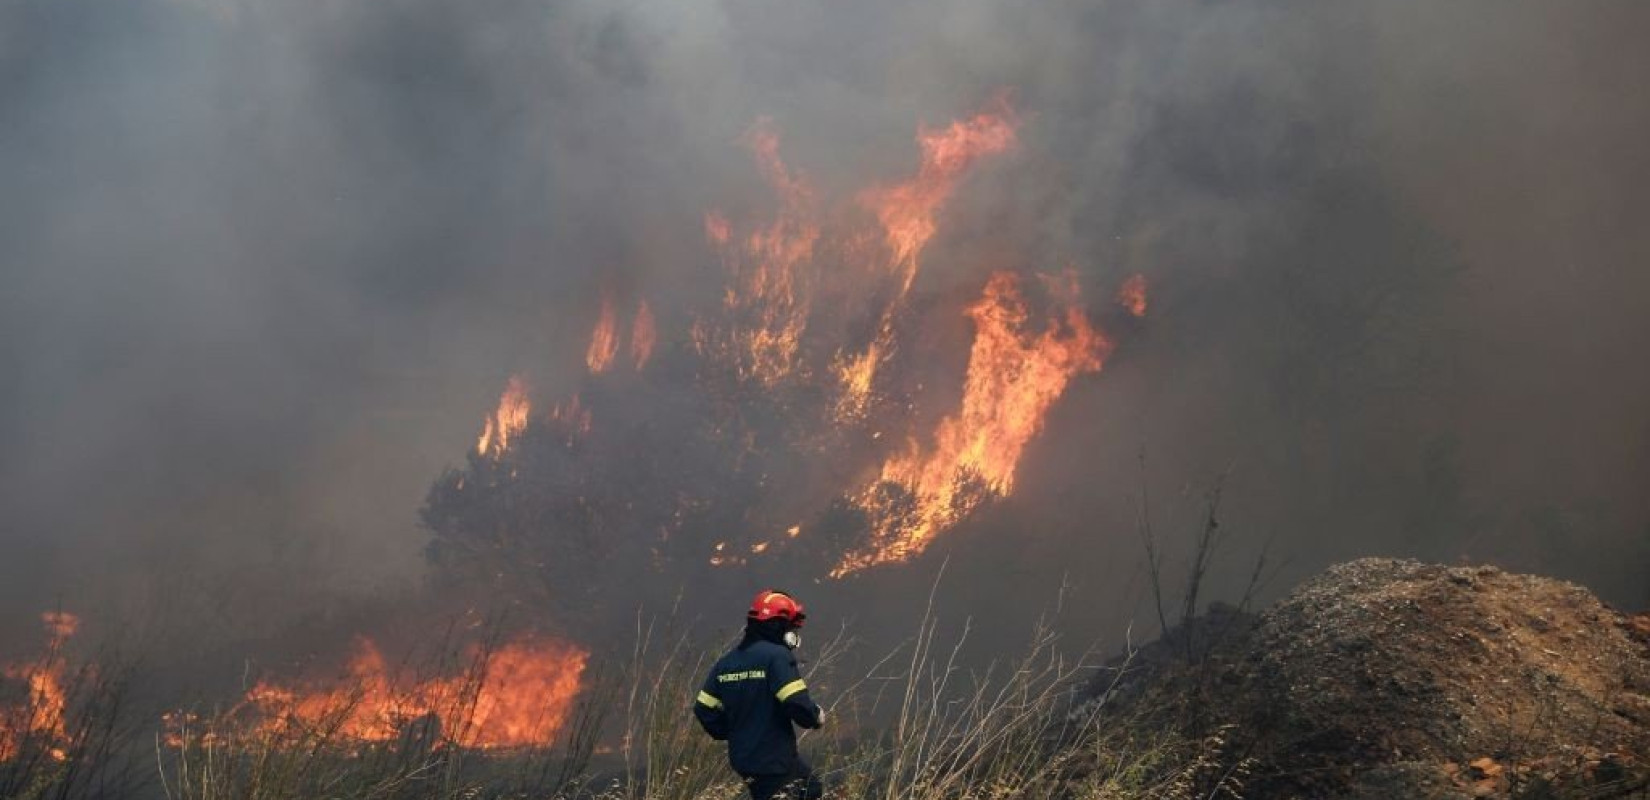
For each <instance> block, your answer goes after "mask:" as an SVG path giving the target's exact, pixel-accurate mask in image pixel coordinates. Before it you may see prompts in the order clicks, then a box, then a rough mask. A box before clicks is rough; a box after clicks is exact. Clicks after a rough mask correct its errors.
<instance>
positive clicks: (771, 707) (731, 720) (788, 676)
mask: <svg viewBox="0 0 1650 800" xmlns="http://www.w3.org/2000/svg"><path fill="white" fill-rule="evenodd" d="M805 618H806V615H805V614H803V612H802V604H801V603H798V602H797V601H796V600H795V599H794V598H792V597H791V596H790V595H789V594H787V593H785V592H782V591H778V590H774V589H768V590H764V591H762V592H758V593H757V595H756V599H755V600H754V601H752V602H751V609H750V613H748V614H746V615H745V637H744V639H743V640H741V641H740V642H739V646H738V647H735V648H733V649H732V650H730V651H728V654H727V655H725V656H722V658H721V659H720V660H718V661H717V662H716V666H714V667H712V668H711V670H710V675H709V676H708V677H706V678H705V686H704V688H703V689H701V690H700V691H699V697H698V699H697V700H696V701H695V702H694V704H693V714H694V716H696V717H698V718H699V724H700V725H701V726H703V727H704V729H705V732H706V733H708V734H710V735H711V738H713V739H716V740H718V741H722V740H725V741H727V743H728V763H729V764H731V765H732V766H733V770H734V771H735V772H737V773H739V776H740V777H742V778H744V779H745V785H746V786H748V787H749V788H750V793H751V800H815V799H816V798H819V797H822V796H823V795H824V788H823V787H822V786H821V784H820V782H819V779H818V778H816V777H814V774H813V770H812V769H810V768H809V767H808V764H807V763H806V762H804V761H803V760H802V757H801V756H800V755H799V754H798V753H797V752H796V731H795V730H794V729H793V728H792V727H791V725H792V724H793V723H794V724H796V725H800V726H802V727H804V728H818V727H819V726H821V725H823V724H824V723H825V712H824V711H823V710H821V709H820V707H819V706H818V705H816V704H815V703H814V701H813V698H811V697H809V696H808V685H807V684H806V683H803V682H802V675H801V673H799V672H797V670H796V656H795V654H793V653H792V652H791V651H793V650H795V649H796V648H797V647H798V646H799V645H801V644H802V635H801V633H800V632H799V631H800V629H801V627H802V621H803V619H805Z"/></svg>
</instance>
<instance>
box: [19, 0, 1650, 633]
mask: <svg viewBox="0 0 1650 800" xmlns="http://www.w3.org/2000/svg"><path fill="white" fill-rule="evenodd" d="M1647 24H1650V10H1647V9H1646V8H1645V7H1644V6H1643V5H1642V4H1639V3H1633V2H1619V3H1609V2H1576V3H1563V4H1556V3H1534V2H1530V3H1524V2H1474V3H1452V4H1438V3H1424V2H1385V3H1367V4H1355V5H1347V4H1339V5H1336V6H1334V7H1330V6H1326V5H1325V4H1321V3H1313V2H1280V3H1258V2H1257V3H1252V2H1190V1H1184V2H1179V1H1177V2H1154V3H1123V2H1110V3H1108V2H1098V1H1095V2H1076V1H1075V0H1072V1H1067V0H1058V1H1057V2H1048V3H1038V4H1011V3H992V2H984V1H983V0H969V1H968V2H963V3H955V2H943V3H942V2H910V3H887V2H871V1H870V0H846V1H842V2H797V1H796V0H727V1H726V2H700V1H699V0H693V1H692V2H653V1H651V0H649V1H638V2H622V3H612V2H574V1H570V0H538V1H537V2H529V1H528V0H482V1H481V2H462V3H460V2H443V1H439V0H370V1H369V0H325V1H322V0H301V1H300V2H286V3H270V2H264V3H257V2H250V1H249V0H126V1H123V2H118V3H110V2H106V1H104V0H7V1H6V2H4V3H3V4H0V270H3V279H0V374H3V375H4V376H5V379H4V380H3V381H0V453H3V454H4V455H3V457H0V508H3V509H4V512H3V514H0V548H3V552H4V558H0V618H3V620H4V625H5V630H6V631H15V630H26V629H27V627H26V626H29V625H32V618H33V616H34V615H35V614H36V613H37V612H38V611H39V610H40V609H41V608H42V607H46V606H53V605H59V604H61V605H64V606H75V607H85V608H95V607H109V608H125V609H130V608H134V607H143V608H150V607H153V608H157V609H168V608H176V609H183V610H187V611H188V613H189V615H190V616H191V618H195V617H204V618H207V619H209V620H211V623H209V624H208V627H206V628H204V630H213V629H214V628H212V627H211V625H217V626H221V628H222V629H224V630H231V629H233V630H235V631H237V632H238V633H240V634H245V633H246V632H247V630H248V628H249V626H251V627H252V628H256V627H257V626H258V625H260V624H264V625H268V626H271V627H275V626H278V625H279V624H280V623H281V622H282V621H283V620H284V619H286V618H288V617H287V615H288V614H291V613H296V612H297V610H299V609H302V608H303V607H304V606H305V604H306V603H321V602H325V601H324V600H323V599H321V598H325V597H328V596H331V595H333V594H337V593H344V594H355V593H372V592H379V591H388V590H395V589H398V588H404V587H407V586H411V585H415V584H416V583H417V581H418V580H419V577H420V575H421V573H422V570H423V568H424V566H423V565H424V562H423V555H422V547H423V544H424V541H425V535H424V534H423V533H422V532H421V531H420V530H419V529H418V527H417V523H416V519H417V509H418V506H419V503H420V502H421V500H422V498H423V495H424V492H425V489H426V488H427V487H428V485H429V483H430V481H431V480H432V479H433V478H434V477H435V476H436V475H438V474H439V473H440V471H441V470H442V469H443V468H444V467H445V466H447V465H449V464H453V463H455V462H457V461H458V460H459V459H460V458H461V456H462V453H463V452H464V451H465V449H466V448H468V447H470V446H472V444H473V441H474V436H475V434H476V432H477V430H478V429H479V425H480V419H481V417H482V415H483V414H484V413H486V411H488V410H489V409H490V407H491V406H492V404H493V403H494V402H495V400H496V398H497V394H498V392H499V390H500V389H501V387H502V385H503V383H504V380H505V378H506V377H507V376H508V375H509V374H511V373H513V372H516V371H523V370H528V371H531V372H533V373H534V374H535V376H536V380H537V382H539V383H540V384H546V385H556V384H557V382H558V381H565V382H566V385H568V386H570V387H571V386H573V385H574V382H575V381H576V380H577V376H578V373H579V369H580V367H581V359H582V354H583V350H584V344H585V336H586V335H587V333H588V331H589V328H590V325H591V323H592V322H593V321H594V319H595V315H596V306H597V304H598V299H599V297H600V295H601V293H602V292H603V291H608V292H614V293H617V294H619V295H620V296H621V297H624V298H627V299H629V298H639V297H646V298H648V299H649V300H650V301H651V302H652V303H653V304H654V307H655V310H656V312H657V313H658V315H659V318H660V329H661V337H662V339H663V340H665V341H666V342H667V343H668V342H670V341H677V342H680V341H681V340H682V339H683V338H684V337H685V331H686V328H687V325H688V323H689V322H690V317H689V314H690V313H691V309H693V308H695V307H697V305H698V304H702V303H703V302H704V301H705V300H706V299H707V298H710V297H713V296H714V293H715V292H716V291H717V283H716V281H717V273H716V272H715V263H714V259H713V258H712V257H711V256H710V255H709V254H708V253H707V252H706V249H705V247H704V243H703V234H702V232H701V228H700V225H701V219H702V216H701V215H702V214H703V212H704V211H705V210H706V209H707V208H711V207H718V208H725V209H730V210H731V211H734V212H738V211H741V210H747V209H756V210H760V209H761V208H762V204H763V203H765V202H768V199H767V198H768V195H767V194H766V192H765V190H764V189H763V188H762V186H761V183H760V179H759V176H758V175H757V174H756V173H755V170H753V169H752V168H751V167H750V165H749V160H748V155H747V153H746V152H745V151H744V150H743V149H742V148H741V147H740V146H739V145H738V139H739V136H740V134H741V133H742V132H743V131H744V130H746V129H747V128H748V127H749V126H750V124H751V123H752V121H753V120H755V119H756V118H758V117H763V116H765V117H769V118H771V119H772V120H773V124H774V126H775V128H776V129H777V130H778V131H779V132H780V133H781V135H782V149H783V152H784V155H785V157H786V159H787V161H788V162H789V163H791V164H792V165H794V166H795V167H797V168H799V169H802V170H804V171H806V172H807V173H808V175H809V176H810V178H812V179H813V180H814V182H815V183H816V184H817V185H819V186H820V188H821V191H822V193H823V194H825V195H827V196H833V197H836V198H839V199H843V198H849V197H851V196H852V192H854V191H856V190H858V189H859V188H861V187H863V186H865V185H867V184H869V183H872V182H875V181H877V180H879V179H884V178H886V177H888V176H898V175H902V174H905V173H907V172H908V171H909V170H910V169H911V168H912V165H913V164H914V162H915V147H914V144H913V142H912V135H913V133H914V131H915V130H916V128H917V126H918V125H919V124H928V125H942V124H944V123H946V122H948V121H949V120H950V119H952V118H955V117H958V116H962V115H966V114H968V113H971V112H973V111H975V110H977V109H978V108H980V107H981V106H982V105H983V104H985V103H987V102H989V101H990V99H991V98H992V97H994V96H996V95H997V94H998V93H999V92H1002V91H1004V90H1007V91H1008V92H1009V96H1010V97H1012V102H1013V103H1014V105H1015V107H1016V109H1017V110H1018V111H1019V112H1020V114H1021V115H1022V116H1023V119H1024V126H1023V128H1022V130H1021V139H1022V143H1021V147H1020V148H1019V150H1018V151H1017V152H1016V153H1015V154H1014V155H1013V156H1012V157H1011V158H1009V159H1005V160H1004V161H1003V162H1001V163H999V164H996V165H994V166H992V167H991V168H989V169H986V170H983V171H981V172H980V173H979V174H978V175H977V176H975V178H974V179H972V180H971V181H970V182H969V184H968V185H967V186H966V187H965V188H964V189H963V190H962V191H961V192H960V193H959V197H958V200H957V202H956V204H955V205H954V207H953V208H952V209H951V210H950V211H949V212H948V213H947V215H946V217H945V218H944V219H943V220H942V228H941V233H940V237H939V239H938V240H936V242H935V244H934V245H933V247H931V249H930V252H929V255H928V257H927V258H926V259H925V261H926V266H925V267H924V270H925V271H924V273H923V277H922V283H921V284H920V285H919V288H918V291H919V292H922V293H927V294H928V295H929V296H943V295H946V294H948V293H952V294H956V293H961V294H970V293H973V292H976V291H977V289H978V286H979V285H980V283H981V280H982V278H983V275H984V274H985V272H987V271H989V270H990V269H994V268H1000V267H1004V266H1012V267H1015V268H1022V269H1027V268H1029V269H1036V268H1047V269H1056V268H1059V267H1062V266H1066V265H1069V266H1071V267H1073V268H1074V269H1076V270H1078V271H1079V272H1080V273H1081V275H1082V276H1083V280H1084V282H1085V288H1086V289H1088V290H1089V291H1090V292H1091V296H1092V297H1095V298H1097V300H1096V302H1097V303H1099V302H1101V300H1100V298H1104V297H1105V296H1106V293H1107V292H1109V291H1110V290H1111V288H1112V287H1114V286H1115V285H1116V284H1117V282H1118V281H1120V280H1121V279H1122V278H1123V277H1124V276H1126V275H1128V274H1130V273H1133V272H1141V273H1144V274H1145V275H1147V276H1148V277H1149V278H1150V279H1151V281H1152V284H1153V286H1154V296H1153V306H1152V311H1151V313H1150V315H1149V318H1148V319H1147V320H1146V321H1145V322H1144V323H1142V324H1141V326H1140V327H1139V329H1138V330H1134V331H1128V332H1126V333H1125V335H1123V336H1122V337H1121V338H1122V340H1123V345H1122V347H1121V348H1120V350H1119V352H1118V354H1117V355H1116V356H1115V357H1114V360H1113V362H1112V363H1111V364H1110V365H1109V366H1108V368H1107V370H1106V372H1105V373H1104V374H1102V375H1100V376H1098V377H1092V378H1086V379H1082V380H1080V381H1078V382H1077V384H1076V385H1074V387H1073V388H1072V390H1071V391H1070V392H1069V393H1068V395H1067V397H1066V398H1064V399H1063V400H1062V402H1061V403H1060V404H1058V405H1057V406H1056V407H1055V409H1054V411H1053V413H1052V415H1051V418H1050V423H1049V431H1050V432H1051V434H1050V435H1049V436H1046V437H1044V438H1043V439H1042V440H1040V441H1039V442H1038V443H1037V444H1035V445H1034V446H1033V448H1032V451H1031V452H1030V453H1029V454H1028V456H1027V460H1026V462H1025V463H1024V465H1023V472H1024V476H1023V478H1022V481H1021V487H1022V488H1021V491H1020V493H1019V494H1018V495H1017V496H1016V497H1015V498H1013V499H1012V500H1010V501H1009V502H1008V503H1007V504H1005V506H1004V507H1003V508H1001V509H998V510H996V511H994V512H993V513H992V514H990V515H988V518H986V519H983V520H981V521H980V522H979V524H978V525H975V526H973V528H974V530H965V531H959V532H958V536H959V538H958V545H957V546H958V548H963V547H965V546H966V545H968V544H970V543H972V544H977V545H978V547H979V549H978V550H977V551H976V553H975V558H980V559H981V560H985V559H984V557H983V556H982V555H981V554H983V553H987V552H991V553H995V552H996V550H995V549H993V545H992V544H991V543H992V542H994V541H1002V540H1003V539H1002V536H1001V534H1002V533H1003V531H1002V529H1003V528H1013V529H1015V532H1014V534H1013V535H1014V536H1016V537H1018V538H1015V539H1013V540H1012V541H1014V542H1015V545H1014V547H1013V548H1011V555H1012V559H1011V560H1012V564H1011V570H1020V572H1019V573H1016V574H1023V575H1024V576H1025V577H1024V579H1023V581H1024V583H1026V584H1027V585H1037V584H1047V583H1048V582H1049V581H1050V579H1051V575H1050V571H1051V570H1055V569H1065V570H1073V571H1076V572H1078V573H1080V574H1087V575H1090V576H1092V578H1091V579H1090V583H1089V588H1091V589H1093V590H1095V591H1101V590H1102V589H1105V588H1106V587H1114V586H1122V585H1124V584H1126V583H1127V581H1128V580H1129V579H1130V576H1131V575H1133V574H1135V571H1136V570H1135V567H1136V565H1137V564H1138V561H1139V552H1138V545H1137V542H1136V540H1135V538H1134V531H1133V527H1132V522H1131V520H1132V519H1133V514H1134V511H1133V508H1132V506H1131V501H1130V499H1129V498H1130V497H1131V495H1138V494H1139V490H1140V486H1141V480H1142V478H1141V475H1140V466H1139V459H1138V456H1139V454H1140V453H1141V452H1142V451H1144V452H1145V453H1146V457H1147V458H1146V462H1147V472H1146V474H1147V477H1146V479H1145V480H1146V481H1147V484H1148V485H1149V486H1150V487H1151V489H1152V494H1153V496H1154V503H1155V504H1156V505H1158V506H1159V507H1160V508H1159V513H1160V514H1162V515H1164V519H1163V524H1164V525H1166V526H1169V527H1171V528H1172V526H1174V525H1180V526H1181V528H1183V529H1190V528H1195V525H1196V519H1195V517H1196V512H1197V505H1198V499H1197V498H1198V495H1199V494H1200V493H1201V492H1202V491H1204V490H1205V489H1207V488H1208V487H1209V486H1210V485H1212V484H1213V483H1214V482H1215V481H1216V480H1217V478H1218V476H1220V475H1222V474H1226V475H1227V478H1226V479H1225V481H1226V491H1227V494H1226V497H1227V507H1226V508H1227V514H1228V516H1227V521H1228V523H1229V524H1231V525H1233V526H1235V527H1237V528H1239V529H1241V530H1242V531H1243V532H1244V536H1245V537H1247V538H1246V539H1244V541H1245V542H1246V544H1244V547H1245V548H1249V547H1252V546H1253V545H1254V544H1255V543H1257V542H1259V541H1260V540H1262V539H1264V538H1266V537H1267V536H1270V535H1274V534H1275V536H1276V542H1275V544H1274V548H1275V549H1276V550H1278V551H1279V552H1280V553H1282V554H1284V555H1287V556H1290V557H1292V558H1293V559H1294V560H1293V562H1292V565H1291V567H1290V568H1289V569H1290V570H1291V571H1290V573H1288V574H1289V575H1292V576H1298V575H1300V574H1304V573H1306V572H1310V571H1314V570H1316V569H1318V568H1320V567H1321V566H1323V565H1325V564H1327V563H1329V562H1331V561H1334V560H1339V559H1344V558H1348V557H1352V556H1356V555H1362V554H1376V553H1379V554H1393V555H1414V556H1418V557H1425V558H1431V559H1441V560H1453V559H1456V558H1462V557H1466V558H1472V559H1490V560H1498V561H1501V562H1503V563H1506V564H1508V565H1509V566H1514V567H1517V568H1521V569H1531V570H1541V571H1547V572H1552V573H1557V574H1560V575H1562V576H1563V577H1568V578H1572V579H1577V580H1580V581H1582V582H1585V583H1588V584H1590V585H1592V586H1593V587H1594V588H1596V589H1598V590H1600V591H1601V592H1603V593H1604V594H1605V595H1606V597H1607V598H1608V599H1611V600H1613V601H1615V602H1618V603H1622V604H1627V605H1634V604H1637V605H1650V587H1647V585H1646V581H1645V579H1644V577H1643V576H1644V575H1645V574H1647V571H1650V492H1647V491H1646V486H1647V484H1650V413H1647V412H1646V409H1647V408H1650V372H1647V371H1646V369H1645V368H1644V366H1643V365H1644V363H1645V358H1644V356H1643V354H1642V350H1643V349H1644V347H1645V345H1647V344H1650V271H1646V269H1645V268H1644V267H1645V264H1646V263H1647V261H1650V233H1647V232H1646V231H1645V229H1644V228H1643V225H1642V221H1643V218H1644V215H1645V212H1646V211H1647V210H1650V189H1647V188H1646V187H1647V186H1650V150H1647V148H1646V147H1645V145H1644V143H1645V142H1646V141H1647V140H1650V138H1647V134H1650V95H1646V93H1645V92H1643V91H1642V86H1641V83H1642V76H1643V75H1645V74H1647V69H1650V64H1647V63H1646V61H1647V60H1650V51H1646V50H1645V48H1644V47H1643V46H1642V34H1643V32H1644V31H1645V30H1646V29H1647V27H1646V26H1647ZM1009 262H1012V263H1009ZM1176 514H1178V516H1174V515H1176ZM993 536H995V537H996V538H992V537H993ZM963 561H964V563H965V564H966V563H967V558H966V557H964V558H963ZM1236 571H1237V572H1239V573H1241V572H1243V570H1242V569H1241V568H1239V569H1237V570H1236ZM271 608H280V609H282V611H281V612H279V613H275V612H271V611H269V609H271Z"/></svg>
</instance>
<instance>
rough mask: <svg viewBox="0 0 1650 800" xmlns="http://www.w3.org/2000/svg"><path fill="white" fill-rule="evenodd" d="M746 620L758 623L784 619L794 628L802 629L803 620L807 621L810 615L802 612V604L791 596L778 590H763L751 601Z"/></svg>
mask: <svg viewBox="0 0 1650 800" xmlns="http://www.w3.org/2000/svg"><path fill="white" fill-rule="evenodd" d="M745 618H746V619H754V620H758V621H761V620H769V619H782V620H785V621H786V622H789V623H790V624H791V626H792V627H795V628H800V627H802V620H804V619H807V618H808V615H807V614H805V613H803V612H802V604H801V603H798V602H797V601H796V600H795V599H793V598H792V597H791V596H790V595H788V594H785V593H784V592H781V591H779V590H777V589H763V590H762V591H760V592H757V593H756V599H755V600H752V601H751V610H750V613H748V614H746V615H745Z"/></svg>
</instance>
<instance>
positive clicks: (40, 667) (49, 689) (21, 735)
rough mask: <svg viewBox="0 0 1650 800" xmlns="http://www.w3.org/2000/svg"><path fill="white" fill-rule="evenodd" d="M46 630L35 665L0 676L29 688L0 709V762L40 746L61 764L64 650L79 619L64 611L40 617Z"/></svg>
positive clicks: (7, 669) (8, 668)
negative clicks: (37, 745) (30, 744)
mask: <svg viewBox="0 0 1650 800" xmlns="http://www.w3.org/2000/svg"><path fill="white" fill-rule="evenodd" d="M40 621H41V623H42V624H43V625H45V627H46V634H47V645H46V652H45V653H44V654H43V655H42V656H41V657H40V658H38V659H36V660H34V661H28V662H23V663H18V664H7V665H5V666H3V667H0V675H3V676H4V677H5V678H7V679H8V680H14V681H21V682H23V683H26V684H28V687H29V688H28V694H27V696H26V697H24V698H22V699H20V700H19V701H18V702H16V703H15V704H13V705H9V706H6V707H0V761H10V760H11V759H13V758H16V757H17V756H18V755H19V754H20V753H21V752H22V751H23V749H24V747H25V746H26V745H27V744H29V743H39V744H41V745H44V746H45V747H46V752H47V754H48V755H50V756H51V757H52V758H53V759H56V760H59V761H61V760H63V758H64V757H65V754H64V751H63V747H64V745H65V744H66V743H67V742H68V740H69V734H68V730H67V727H66V717H65V714H66V712H67V709H68V692H67V689H66V676H65V671H66V665H65V663H64V659H63V646H64V644H66V643H67V642H68V640H69V639H70V637H73V636H74V634H75V632H76V631H77V630H79V628H80V618H79V617H76V616H75V615H73V614H70V613H67V612H63V611H48V612H46V613H44V614H41V615H40Z"/></svg>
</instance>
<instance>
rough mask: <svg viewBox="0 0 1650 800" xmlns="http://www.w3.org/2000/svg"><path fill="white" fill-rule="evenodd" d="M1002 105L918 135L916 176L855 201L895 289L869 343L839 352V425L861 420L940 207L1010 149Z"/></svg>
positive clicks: (1010, 122)
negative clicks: (975, 169)
mask: <svg viewBox="0 0 1650 800" xmlns="http://www.w3.org/2000/svg"><path fill="white" fill-rule="evenodd" d="M999 105H1000V106H1001V107H1000V108H998V109H996V110H993V111H985V112H982V113H980V114H977V115H975V116H974V117H973V118H972V119H967V120H958V121H956V122H953V123H951V125H950V126H949V127H946V128H944V129H942V130H938V131H931V130H926V129H923V130H919V131H918V133H917V144H918V146H919V147H920V148H921V151H922V164H921V166H920V167H919V168H918V170H917V174H916V176H914V177H912V178H911V179H910V180H908V181H905V182H904V183H899V184H895V185H892V186H884V187H878V188H875V189H871V190H869V191H866V192H864V193H862V194H861V195H860V204H861V205H863V206H864V207H865V208H867V209H869V210H870V211H871V212H872V213H873V214H874V215H875V216H876V218H877V222H878V223H879V225H880V226H881V228H882V234H883V241H884V243H885V245H886V248H887V252H888V260H887V264H886V274H889V275H891V276H893V280H894V281H895V284H894V286H893V289H892V292H891V293H890V295H889V298H888V300H887V302H886V304H885V305H884V307H883V309H882V315H881V318H880V319H879V320H878V322H877V328H876V334H875V336H874V338H872V340H871V343H870V344H869V345H867V346H866V348H865V350H863V351H861V352H859V353H856V354H853V355H849V354H847V353H839V354H838V355H837V359H836V362H835V363H834V364H833V365H832V367H833V370H832V371H833V372H835V374H836V377H837V382H838V391H839V393H840V394H839V396H838V397H839V399H838V401H837V418H838V419H839V420H842V421H848V420H852V419H858V418H860V417H863V416H864V414H865V412H866V407H867V405H868V404H869V402H870V398H871V392H872V390H873V388H874V387H875V384H876V374H877V370H878V369H879V367H880V366H881V364H882V363H883V361H885V360H886V359H887V358H888V356H889V354H890V353H891V351H892V350H893V345H894V322H895V319H896V317H897V314H898V313H899V311H900V308H901V307H902V306H903V304H904V302H905V297H906V295H907V294H909V293H910V291H911V285H912V284H913V283H915V282H916V279H917V272H918V270H919V269H920V266H921V262H920V260H919V256H921V254H922V250H923V248H925V247H927V246H928V242H929V240H931V239H933V238H934V234H935V232H937V231H938V229H939V222H938V217H939V212H940V209H941V208H943V207H944V205H945V203H946V201H947V200H949V199H950V198H951V195H952V193H953V192H954V191H956V188H957V184H958V183H959V182H961V180H962V178H963V176H964V175H965V174H966V173H967V171H968V169H969V168H970V167H971V166H973V164H974V162H976V161H978V160H979V159H981V158H984V157H986V156H989V155H995V154H998V153H1002V152H1005V151H1007V150H1008V149H1009V148H1011V147H1013V146H1014V144H1015V141H1016V134H1015V130H1016V122H1015V120H1014V117H1013V114H1012V113H1011V112H1010V110H1009V108H1008V106H1007V103H1006V102H1005V101H999Z"/></svg>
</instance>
